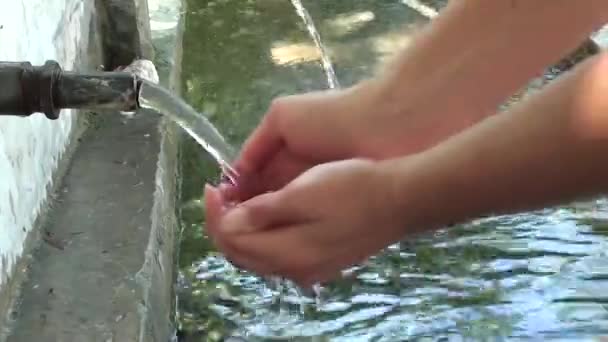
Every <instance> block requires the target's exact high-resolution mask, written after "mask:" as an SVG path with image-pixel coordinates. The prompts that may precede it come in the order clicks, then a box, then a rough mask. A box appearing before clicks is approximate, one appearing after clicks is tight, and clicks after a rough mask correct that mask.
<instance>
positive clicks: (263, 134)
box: [235, 106, 283, 177]
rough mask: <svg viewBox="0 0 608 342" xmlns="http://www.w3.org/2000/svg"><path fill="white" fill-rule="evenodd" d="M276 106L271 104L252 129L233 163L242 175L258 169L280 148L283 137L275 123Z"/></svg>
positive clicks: (245, 175) (244, 175)
mask: <svg viewBox="0 0 608 342" xmlns="http://www.w3.org/2000/svg"><path fill="white" fill-rule="evenodd" d="M277 113H278V109H277V106H271V108H270V111H269V112H268V113H267V114H266V115H264V118H263V119H262V122H261V123H260V125H259V126H258V127H257V128H256V129H255V130H254V131H253V133H252V134H251V135H250V136H249V138H248V139H247V141H245V143H244V144H243V148H242V150H241V153H240V155H239V157H238V158H237V161H236V163H235V168H236V170H237V171H238V172H239V173H240V174H241V176H242V177H247V175H249V174H252V173H256V172H257V171H259V170H260V169H261V168H262V167H263V166H264V165H265V164H266V163H267V162H268V161H269V160H270V159H271V158H272V157H273V156H274V155H275V154H276V153H277V152H278V151H279V150H280V148H281V146H282V145H283V139H282V138H281V135H280V133H279V130H278V127H277V125H276V117H277V116H278V114H277Z"/></svg>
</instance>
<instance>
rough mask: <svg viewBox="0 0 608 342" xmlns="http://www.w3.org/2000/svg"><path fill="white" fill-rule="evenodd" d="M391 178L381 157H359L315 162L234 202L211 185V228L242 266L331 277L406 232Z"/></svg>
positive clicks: (291, 275) (303, 279)
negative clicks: (282, 184)
mask: <svg viewBox="0 0 608 342" xmlns="http://www.w3.org/2000/svg"><path fill="white" fill-rule="evenodd" d="M392 181H393V179H392V177H390V176H388V175H387V172H384V171H383V169H382V168H380V167H379V163H378V162H372V161H367V160H360V159H357V160H354V159H353V160H347V161H338V162H332V163H327V164H322V165H319V166H316V167H313V168H312V169H310V170H308V171H306V172H305V173H303V174H302V175H301V176H299V177H297V178H296V179H294V180H293V181H292V182H290V183H289V184H288V185H286V186H285V187H284V188H282V189H280V190H278V191H275V192H270V193H266V194H262V195H259V196H257V197H254V198H252V199H250V200H248V201H246V202H243V203H240V204H238V205H237V206H236V207H230V206H229V205H228V204H227V203H226V201H225V199H224V197H223V196H222V191H220V190H218V189H216V188H213V187H211V186H207V188H206V189H205V204H206V212H207V214H206V217H207V232H208V233H209V235H210V236H211V237H212V238H213V240H214V241H215V243H216V245H217V246H218V248H219V249H220V251H221V252H223V253H224V254H225V255H226V257H227V258H228V259H229V260H230V261H232V262H233V263H234V264H236V265H238V266H239V267H242V268H245V269H247V270H250V271H253V272H255V273H257V274H259V275H262V276H270V275H278V276H283V277H286V278H288V279H291V280H293V281H295V282H296V283H298V284H299V285H302V286H309V285H311V284H314V283H316V282H322V281H328V280H331V279H332V278H335V277H337V276H339V275H340V271H342V270H344V269H346V268H348V267H351V266H353V265H355V264H357V263H359V262H362V261H364V260H365V259H367V258H368V257H369V256H371V255H373V254H375V253H377V252H379V251H380V250H381V249H383V248H384V247H387V246H389V245H390V244H392V243H394V242H396V241H398V240H399V239H400V238H401V237H402V234H404V233H405V230H404V227H402V224H401V222H400V220H399V219H398V217H399V212H400V211H401V210H399V209H400V208H399V205H400V204H399V203H395V202H396V201H395V200H394V198H393V194H392V192H393V191H394V187H393V184H392Z"/></svg>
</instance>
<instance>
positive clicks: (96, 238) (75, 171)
mask: <svg viewBox="0 0 608 342" xmlns="http://www.w3.org/2000/svg"><path fill="white" fill-rule="evenodd" d="M108 3H115V2H114V1H108ZM139 3H140V4H141V1H139ZM99 4H100V1H98V2H97V5H98V6H99ZM145 12H146V15H147V11H145ZM140 13H141V12H140ZM104 15H106V16H107V15H108V12H106V13H105V14H104ZM122 15H124V12H123V13H122ZM102 21H103V19H102ZM101 25H103V23H101ZM182 26H183V25H182V24H181V23H180V25H178V27H177V29H176V32H175V38H174V39H173V40H172V42H171V44H170V46H167V47H166V49H168V51H165V55H170V56H171V60H172V63H171V64H169V65H168V68H170V69H171V70H159V73H161V74H164V75H169V76H167V77H164V79H162V80H161V82H162V83H163V84H164V85H165V86H167V87H169V88H171V89H173V91H175V92H179V70H180V68H179V67H180V65H181V30H182ZM102 28H103V26H102ZM102 31H103V29H102ZM103 32H104V33H106V31H103ZM136 33H137V34H139V32H136ZM148 34H149V33H148ZM105 42H106V43H107V37H106V40H105ZM105 46H106V45H104V47H105ZM134 49H139V47H134ZM134 55H135V56H141V55H139V53H134ZM105 63H106V66H108V65H111V66H112V67H113V66H114V65H113V64H112V62H110V63H109V64H108V62H107V59H106V62H105ZM120 64H124V63H122V62H118V64H116V65H120ZM81 114H84V113H81ZM89 125H90V127H89V128H88V129H87V130H86V132H84V134H83V135H82V137H81V138H80V139H79V140H80V143H79V144H78V146H77V147H76V148H74V152H73V157H72V158H71V159H70V160H67V159H66V160H64V161H63V163H64V169H65V175H64V176H63V177H62V179H60V180H58V181H57V182H56V191H55V193H54V195H53V197H54V205H53V206H52V207H51V209H50V210H49V211H48V214H47V215H45V217H43V218H41V219H40V222H41V227H40V229H39V231H40V233H39V234H38V236H39V237H40V236H41V237H42V240H43V241H42V242H40V243H39V245H38V246H37V248H35V249H33V251H32V252H31V253H30V255H29V256H27V257H26V258H24V259H27V260H28V261H29V262H28V264H27V271H26V272H23V273H24V274H25V280H24V281H23V283H22V284H19V285H20V286H19V290H20V296H19V298H18V299H17V304H16V305H14V306H13V308H12V310H10V311H11V314H10V318H11V322H10V323H11V324H10V325H9V326H7V327H6V328H5V329H4V330H5V331H6V332H7V335H8V337H6V340H8V341H79V342H80V341H82V342H86V341H146V342H148V341H151V342H153V341H162V342H166V341H168V340H169V339H170V338H171V336H172V335H173V334H174V328H173V326H172V322H173V315H174V312H175V310H174V293H173V283H174V251H175V248H176V243H177V242H176V235H177V234H176V233H177V221H176V217H175V198H176V187H177V186H178V184H177V182H178V164H177V153H178V148H177V146H178V144H179V137H180V134H178V133H179V131H178V129H177V127H176V126H175V125H174V124H173V123H171V122H167V121H165V120H163V119H162V118H159V117H156V116H149V115H145V113H140V114H138V115H136V117H135V118H134V119H131V120H129V119H126V118H125V117H124V116H122V115H120V114H119V113H104V114H99V115H94V119H92V120H90V121H89ZM34 244H36V243H34ZM21 278H23V277H21ZM15 282H17V281H15Z"/></svg>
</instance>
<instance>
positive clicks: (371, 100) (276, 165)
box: [225, 78, 468, 202]
mask: <svg viewBox="0 0 608 342" xmlns="http://www.w3.org/2000/svg"><path fill="white" fill-rule="evenodd" d="M430 81H433V80H430ZM424 83H425V84H426V86H422V83H420V84H419V85H418V86H417V87H416V88H412V89H411V90H410V91H409V92H407V94H401V93H400V91H399V89H402V88H401V87H400V88H399V89H397V88H396V87H392V86H390V85H389V84H387V83H386V82H384V81H383V80H381V79H379V78H377V79H370V80H366V81H363V82H360V83H359V84H357V85H355V86H353V87H350V88H346V89H343V90H328V91H318V92H313V93H306V94H300V95H292V96H286V97H281V98H278V99H275V100H274V102H273V104H272V105H271V106H270V109H269V111H268V112H267V113H266V115H265V116H264V117H263V119H262V122H261V123H260V125H259V126H258V127H257V128H256V129H255V130H254V132H253V133H252V134H251V136H250V137H249V139H248V140H247V141H246V142H245V144H244V146H243V149H242V150H241V153H240V156H239V157H238V158H237V160H236V163H235V168H236V171H237V172H238V173H239V174H240V177H239V179H238V186H236V187H229V188H227V189H225V194H226V197H227V198H230V199H231V200H233V201H236V202H239V201H244V200H247V199H249V198H251V197H254V196H256V195H259V194H262V193H264V192H268V191H274V190H277V189H280V188H281V187H283V186H284V185H285V184H287V183H289V182H290V181H291V180H293V179H294V178H296V177H297V176H298V175H300V174H301V173H302V172H304V171H306V170H308V169H310V168H311V167H313V166H315V165H318V164H321V163H326V162H330V161H337V160H343V159H351V158H367V159H372V160H382V159H387V158H393V157H398V156H404V155H407V154H410V153H416V152H420V151H421V150H424V149H426V148H428V147H430V146H431V145H433V144H435V143H437V142H439V141H441V140H443V139H445V138H446V137H447V136H448V135H450V134H452V133H454V132H455V131H458V130H460V129H462V128H464V127H465V126H467V125H468V123H467V122H465V121H466V116H459V115H458V114H459V113H456V110H454V111H453V112H450V113H449V115H445V114H446V112H447V111H448V109H447V108H446V107H449V106H450V102H449V101H441V100H440V99H439V97H438V95H437V94H436V92H434V89H435V87H433V85H434V84H432V83H433V82H424Z"/></svg>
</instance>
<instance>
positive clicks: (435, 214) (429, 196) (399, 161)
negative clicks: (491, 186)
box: [378, 150, 472, 234]
mask: <svg viewBox="0 0 608 342" xmlns="http://www.w3.org/2000/svg"><path fill="white" fill-rule="evenodd" d="M433 158H434V156H433V152H432V150H431V151H427V152H423V153H418V154H414V155H411V156H407V157H402V158H396V159H388V160H384V161H381V162H379V163H378V170H379V173H380V174H382V176H383V177H384V178H385V179H386V183H385V184H386V189H387V191H388V194H387V195H386V196H387V197H388V198H389V201H390V202H391V203H393V205H392V208H393V209H392V212H391V215H392V216H393V220H394V221H395V222H399V224H400V227H402V229H404V232H403V234H412V233H421V232H426V231H431V230H435V229H439V228H442V227H445V226H448V225H451V224H453V223H457V222H462V221H464V220H466V219H468V218H469V217H468V216H467V215H468V214H469V213H468V212H467V209H468V208H467V203H465V202H467V200H472V199H471V198H467V197H468V195H467V194H466V193H465V192H463V190H465V189H468V188H469V187H468V186H467V184H466V183H467V179H468V178H467V177H466V172H462V173H457V172H451V169H450V168H449V167H448V166H449V165H441V166H440V165H438V164H437V163H436V162H434V161H433ZM465 191H467V190H465Z"/></svg>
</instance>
